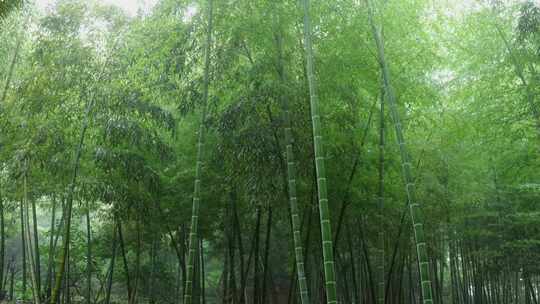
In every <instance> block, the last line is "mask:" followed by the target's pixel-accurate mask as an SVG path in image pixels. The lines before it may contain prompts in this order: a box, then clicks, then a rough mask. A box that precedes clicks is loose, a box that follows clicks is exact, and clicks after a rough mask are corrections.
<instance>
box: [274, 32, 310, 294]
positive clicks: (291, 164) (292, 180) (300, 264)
mask: <svg viewBox="0 0 540 304" xmlns="http://www.w3.org/2000/svg"><path fill="white" fill-rule="evenodd" d="M279 30H280V31H279V32H278V33H277V35H276V42H277V48H278V73H279V77H280V81H281V83H282V84H286V83H287V76H286V74H285V69H284V64H283V41H282V40H283V39H282V33H281V28H280V29H279ZM280 99H281V106H282V108H283V122H284V133H285V149H286V160H287V180H288V183H287V187H288V193H289V204H290V208H291V223H292V230H293V243H294V254H295V260H296V275H297V278H298V287H299V290H300V301H301V303H302V304H308V303H309V293H308V287H307V281H306V273H305V265H304V249H303V247H302V232H301V230H300V215H299V211H298V198H297V194H296V193H297V188H296V161H295V158H294V150H293V148H294V146H293V144H294V139H293V135H292V128H291V118H290V111H289V100H288V98H287V95H286V94H285V92H282V93H281V97H280Z"/></svg>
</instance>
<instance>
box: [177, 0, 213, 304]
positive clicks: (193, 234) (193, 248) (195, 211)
mask: <svg viewBox="0 0 540 304" xmlns="http://www.w3.org/2000/svg"><path fill="white" fill-rule="evenodd" d="M212 15H213V0H208V28H207V36H206V45H205V59H204V61H205V62H204V87H203V109H202V115H201V119H200V125H199V136H198V141H197V163H196V168H195V187H194V190H193V207H192V214H191V227H190V228H191V230H190V232H189V244H188V258H187V265H186V279H185V282H184V283H185V288H184V304H191V303H192V300H193V299H192V298H193V281H194V270H195V269H194V267H195V259H196V258H197V255H196V252H197V247H198V240H199V236H198V230H199V227H198V226H199V205H200V200H201V197H200V196H201V177H202V172H201V171H202V160H203V145H204V137H205V126H204V124H205V121H206V111H207V107H208V88H209V85H210V51H211V44H212V19H213V18H212V17H213V16H212Z"/></svg>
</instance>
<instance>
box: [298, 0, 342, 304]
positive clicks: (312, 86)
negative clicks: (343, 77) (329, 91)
mask: <svg viewBox="0 0 540 304" xmlns="http://www.w3.org/2000/svg"><path fill="white" fill-rule="evenodd" d="M302 5H303V7H304V48H305V52H306V74H307V78H308V85H309V97H310V102H311V123H312V125H313V147H314V150H315V151H314V152H315V166H316V169H317V170H316V171H317V186H318V191H319V193H318V197H319V213H320V221H321V241H322V248H323V260H324V278H325V287H326V303H327V304H336V303H337V292H336V274H335V269H334V252H333V251H334V250H333V246H332V226H331V224H330V211H329V210H328V194H327V187H326V169H325V165H324V149H323V137H322V130H321V116H320V113H319V100H318V96H317V81H316V79H315V63H314V59H313V57H314V56H313V46H312V41H311V21H310V18H309V0H302Z"/></svg>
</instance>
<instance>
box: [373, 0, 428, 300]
mask: <svg viewBox="0 0 540 304" xmlns="http://www.w3.org/2000/svg"><path fill="white" fill-rule="evenodd" d="M366 1H367V3H368V11H369V22H370V25H371V30H372V34H373V37H374V39H375V44H376V47H377V55H378V59H379V64H380V68H381V72H382V75H383V81H384V88H385V93H386V95H387V100H388V103H389V106H390V114H391V117H392V120H393V122H394V129H395V132H396V138H397V142H398V145H399V151H400V155H401V164H402V173H403V178H404V181H405V190H406V192H407V201H408V205H409V213H410V216H411V222H412V224H413V230H414V234H415V245H416V254H417V256H418V264H419V266H420V267H419V269H420V285H421V287H422V288H421V291H422V298H423V303H424V304H432V303H433V298H432V290H431V279H430V271H429V259H428V254H427V243H426V240H425V235H424V222H423V219H422V216H421V209H420V204H419V203H418V201H417V198H416V190H415V185H414V179H413V177H412V172H411V171H412V170H411V169H412V168H411V167H412V165H411V160H410V156H409V152H408V150H407V146H406V143H405V138H404V136H403V130H402V126H401V120H400V116H399V113H398V109H397V105H396V96H395V93H394V90H393V88H392V85H391V80H390V71H389V68H388V63H387V62H386V59H385V54H384V41H383V38H382V35H381V32H380V29H378V28H377V26H376V25H375V22H374V20H373V14H374V13H373V8H372V6H371V1H370V0H366Z"/></svg>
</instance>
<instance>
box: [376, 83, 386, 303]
mask: <svg viewBox="0 0 540 304" xmlns="http://www.w3.org/2000/svg"><path fill="white" fill-rule="evenodd" d="M384 127H385V125H384V92H382V93H381V108H380V118H379V191H378V192H379V193H378V209H379V228H378V229H379V231H378V234H379V235H378V241H379V246H380V252H379V265H378V267H379V274H378V277H379V282H378V285H379V286H378V290H377V292H378V296H377V297H378V298H377V303H379V304H384V302H385V300H384V298H385V290H384V287H385V282H384V272H385V265H384V262H385V241H384V226H383V214H384V212H383V206H384Z"/></svg>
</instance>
